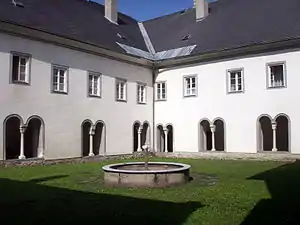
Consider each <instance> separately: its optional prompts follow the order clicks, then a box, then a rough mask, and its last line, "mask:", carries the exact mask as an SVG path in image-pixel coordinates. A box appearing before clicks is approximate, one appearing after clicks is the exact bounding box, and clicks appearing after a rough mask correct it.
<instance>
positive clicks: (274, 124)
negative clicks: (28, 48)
mask: <svg viewBox="0 0 300 225" xmlns="http://www.w3.org/2000/svg"><path fill="white" fill-rule="evenodd" d="M276 128H277V122H276V121H272V129H273V130H276Z"/></svg>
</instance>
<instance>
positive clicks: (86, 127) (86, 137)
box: [81, 119, 93, 157]
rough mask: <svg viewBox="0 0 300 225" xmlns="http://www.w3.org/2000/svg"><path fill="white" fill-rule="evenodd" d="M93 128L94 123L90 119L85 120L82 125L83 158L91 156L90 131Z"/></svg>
mask: <svg viewBox="0 0 300 225" xmlns="http://www.w3.org/2000/svg"><path fill="white" fill-rule="evenodd" d="M92 127H93V122H92V121H91V120H90V119H85V120H84V121H83V122H82V123H81V154H82V156H83V157H86V156H89V149H90V130H91V128H92Z"/></svg>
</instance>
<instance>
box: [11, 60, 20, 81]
mask: <svg viewBox="0 0 300 225" xmlns="http://www.w3.org/2000/svg"><path fill="white" fill-rule="evenodd" d="M19 59H20V57H19V56H15V55H14V56H13V61H12V79H13V81H18V74H19Z"/></svg>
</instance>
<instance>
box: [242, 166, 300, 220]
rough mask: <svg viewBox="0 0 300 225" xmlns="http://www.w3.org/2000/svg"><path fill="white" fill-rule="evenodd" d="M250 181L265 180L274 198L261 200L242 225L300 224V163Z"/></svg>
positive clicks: (278, 168)
mask: <svg viewBox="0 0 300 225" xmlns="http://www.w3.org/2000/svg"><path fill="white" fill-rule="evenodd" d="M248 179H251V180H263V181H264V182H265V183H266V185H267V187H268V190H269V192H270V194H271V196H272V198H271V199H261V200H260V201H259V202H258V203H257V205H256V206H255V208H254V209H253V210H252V211H251V212H250V213H249V215H248V216H247V217H246V219H245V220H244V221H243V222H242V223H241V225H260V224H263V225H269V224H270V225H277V224H278V225H294V224H295V225H296V224H297V225H299V224H300V161H296V162H294V163H289V164H286V165H283V166H280V167H277V168H275V169H272V170H269V171H266V172H263V173H260V174H257V175H255V176H253V177H250V178H248Z"/></svg>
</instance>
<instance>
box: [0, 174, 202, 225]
mask: <svg viewBox="0 0 300 225" xmlns="http://www.w3.org/2000/svg"><path fill="white" fill-rule="evenodd" d="M56 178H59V177H48V178H47V177H46V178H42V179H38V180H33V181H29V182H21V181H15V180H9V179H0V212H1V225H6V224H13V225H15V224H22V225H25V224H31V225H35V224H39V225H40V224H43V225H48V224H49V225H50V224H51V225H53V224H64V225H66V224H88V225H93V224H97V225H99V224H103V225H106V224H107V225H114V224H122V225H126V224H130V225H135V224H136V225H141V224H142V225H147V224H152V225H153V224H155V225H159V224H163V225H169V224H170V225H181V224H183V223H184V221H185V220H186V219H187V218H188V217H189V215H190V214H191V213H192V212H193V211H195V210H197V209H199V208H201V207H202V205H201V204H200V203H199V202H187V203H173V202H164V201H157V200H148V199H138V198H133V197H125V196H118V195H109V194H96V193H89V192H80V191H75V190H70V189H63V188H57V187H50V186H45V185H41V184H37V183H36V182H40V181H46V180H50V179H56Z"/></svg>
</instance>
